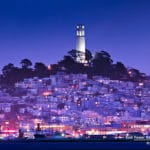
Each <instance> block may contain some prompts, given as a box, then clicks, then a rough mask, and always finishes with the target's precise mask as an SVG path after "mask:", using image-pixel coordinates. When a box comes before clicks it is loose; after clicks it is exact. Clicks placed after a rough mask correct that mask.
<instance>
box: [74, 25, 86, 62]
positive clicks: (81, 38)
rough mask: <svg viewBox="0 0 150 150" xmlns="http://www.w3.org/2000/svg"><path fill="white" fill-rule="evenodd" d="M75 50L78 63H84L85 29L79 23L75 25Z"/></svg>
mask: <svg viewBox="0 0 150 150" xmlns="http://www.w3.org/2000/svg"><path fill="white" fill-rule="evenodd" d="M76 31H77V33H76V38H77V39H76V40H77V41H76V52H77V57H76V61H77V62H79V63H86V60H85V51H86V50H85V48H86V47H85V31H84V25H82V24H79V25H77V27H76Z"/></svg>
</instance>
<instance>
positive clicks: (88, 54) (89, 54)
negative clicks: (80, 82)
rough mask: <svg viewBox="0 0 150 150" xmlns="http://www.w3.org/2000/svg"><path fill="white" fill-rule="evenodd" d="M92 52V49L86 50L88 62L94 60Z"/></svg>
mask: <svg viewBox="0 0 150 150" xmlns="http://www.w3.org/2000/svg"><path fill="white" fill-rule="evenodd" d="M92 58H93V57H92V53H91V52H90V50H88V49H86V51H85V59H86V60H87V62H88V63H90V61H91V60H92Z"/></svg>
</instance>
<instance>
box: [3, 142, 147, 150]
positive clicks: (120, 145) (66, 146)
mask: <svg viewBox="0 0 150 150" xmlns="http://www.w3.org/2000/svg"><path fill="white" fill-rule="evenodd" d="M0 149H4V150H7V149H10V150H20V149H21V150H23V149H27V150H50V149H52V150H53V149H54V150H55V149H56V150H57V149H58V150H74V149H77V150H79V149H82V150H98V149H102V150H103V149H104V150H105V149H115V150H120V149H122V150H127V149H132V150H133V149H136V150H138V149H144V150H145V149H150V143H148V142H147V143H146V142H83V141H79V142H57V141H55V142H8V141H7V142H0Z"/></svg>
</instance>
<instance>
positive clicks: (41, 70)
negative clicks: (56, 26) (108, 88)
mask: <svg viewBox="0 0 150 150" xmlns="http://www.w3.org/2000/svg"><path fill="white" fill-rule="evenodd" d="M79 53H80V52H78V53H77V52H76V50H71V51H69V52H68V55H65V56H64V58H63V59H62V60H61V61H59V62H58V63H57V64H54V65H51V67H50V68H48V67H47V66H46V65H45V64H44V63H42V62H36V63H35V64H34V65H33V64H32V62H31V61H30V60H29V59H23V60H21V62H20V64H21V68H19V67H16V66H14V65H13V64H12V63H9V64H7V65H5V66H4V67H3V69H2V75H1V77H0V84H1V86H13V85H14V83H16V82H19V81H22V80H23V79H25V78H32V77H35V76H36V77H39V78H43V77H48V76H50V75H52V74H56V73H57V72H58V71H63V72H65V73H67V74H69V73H75V74H77V73H86V74H88V76H89V77H92V76H94V75H101V76H104V77H109V78H111V79H117V80H128V81H133V82H137V81H141V80H143V79H144V77H143V74H142V73H140V71H139V70H137V69H134V68H132V69H130V70H129V69H127V68H126V67H125V66H124V64H123V63H122V62H117V63H115V64H114V63H113V60H112V58H111V56H110V54H109V53H108V52H106V51H99V52H96V53H95V55H94V56H92V53H91V52H90V50H88V49H86V53H85V59H86V61H87V63H86V64H82V63H78V62H76V57H77V56H78V55H80V54H79Z"/></svg>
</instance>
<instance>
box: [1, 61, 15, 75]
mask: <svg viewBox="0 0 150 150" xmlns="http://www.w3.org/2000/svg"><path fill="white" fill-rule="evenodd" d="M14 68H15V67H14V64H12V63H9V64H8V65H5V66H4V67H3V69H2V73H3V76H7V75H8V74H9V73H10V72H12V71H13V69H14Z"/></svg>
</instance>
